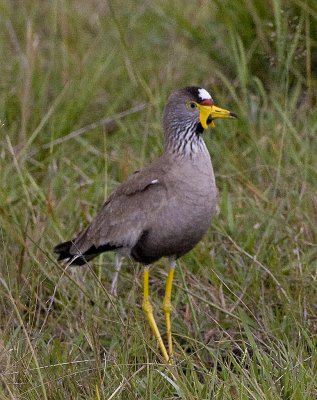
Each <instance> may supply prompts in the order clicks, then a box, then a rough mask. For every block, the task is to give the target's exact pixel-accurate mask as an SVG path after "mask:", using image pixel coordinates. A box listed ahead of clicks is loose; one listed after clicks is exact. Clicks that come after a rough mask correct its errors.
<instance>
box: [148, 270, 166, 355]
mask: <svg viewBox="0 0 317 400" xmlns="http://www.w3.org/2000/svg"><path fill="white" fill-rule="evenodd" d="M143 310H144V312H145V315H146V318H147V320H148V321H149V324H150V326H151V329H152V331H153V333H154V335H155V337H156V339H157V341H158V344H159V346H160V349H161V353H162V355H163V357H164V358H165V361H166V362H168V360H169V356H168V354H167V351H166V347H165V345H164V343H163V340H162V337H161V334H160V331H159V330H158V327H157V325H156V322H155V319H154V315H153V308H152V305H151V303H150V299H149V267H145V269H144V274H143Z"/></svg>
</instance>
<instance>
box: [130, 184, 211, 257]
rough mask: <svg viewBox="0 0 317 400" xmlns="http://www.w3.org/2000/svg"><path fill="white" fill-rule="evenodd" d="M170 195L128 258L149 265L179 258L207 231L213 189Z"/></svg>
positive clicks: (209, 221) (209, 222)
mask: <svg viewBox="0 0 317 400" xmlns="http://www.w3.org/2000/svg"><path fill="white" fill-rule="evenodd" d="M187 193H188V194H187V195H183V196H174V197H173V198H171V199H170V200H169V202H168V204H167V205H166V206H165V207H163V208H162V209H161V210H160V211H159V212H158V213H157V214H156V215H155V217H154V218H153V219H152V221H151V224H150V225H149V229H148V230H147V231H145V232H144V234H143V235H142V237H141V238H140V240H139V241H138V243H137V245H136V246H135V248H134V249H133V250H132V256H133V257H134V258H135V259H136V260H137V261H139V262H143V263H151V262H153V261H155V260H157V259H159V258H161V257H164V256H166V257H171V256H176V257H180V256H181V255H183V254H185V253H187V252H188V251H190V250H191V249H192V248H193V247H194V246H195V245H196V244H197V243H198V242H199V241H200V240H201V238H202V237H203V236H204V234H205V233H206V232H207V230H208V228H209V226H210V224H211V219H212V216H213V215H214V214H215V212H216V207H217V189H216V188H215V187H214V188H212V190H208V191H205V192H199V191H197V190H196V191H195V193H194V195H193V192H191V191H188V192H187Z"/></svg>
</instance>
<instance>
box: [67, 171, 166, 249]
mask: <svg viewBox="0 0 317 400" xmlns="http://www.w3.org/2000/svg"><path fill="white" fill-rule="evenodd" d="M166 203H167V189H166V187H165V185H164V176H162V175H160V179H158V178H157V171H156V173H155V171H149V170H147V171H145V170H143V171H140V172H138V173H135V174H134V175H132V176H131V177H130V178H129V179H128V180H127V181H126V182H125V183H123V184H122V185H120V186H119V188H118V189H117V190H116V191H115V192H114V193H112V195H111V196H110V197H109V198H108V200H107V201H106V203H105V204H104V206H103V207H102V209H101V210H100V211H99V213H98V214H97V215H96V217H95V218H94V219H93V220H92V222H91V223H90V225H89V226H88V227H87V228H86V229H85V230H84V231H83V232H82V233H81V234H79V236H78V237H77V238H76V240H75V242H74V244H73V246H72V248H71V253H74V254H76V253H78V252H80V253H82V254H84V253H85V252H86V251H87V250H88V249H89V248H91V246H95V247H96V248H98V247H101V246H105V245H110V246H114V247H128V248H132V247H133V246H134V245H135V244H136V242H137V241H138V239H139V237H140V236H141V235H142V233H143V232H144V231H145V230H146V229H148V227H149V226H150V225H151V220H152V219H153V218H155V217H156V216H157V214H158V213H159V212H160V210H161V208H162V207H163V206H164V205H165V204H166Z"/></svg>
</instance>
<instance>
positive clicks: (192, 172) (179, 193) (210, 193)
mask: <svg viewBox="0 0 317 400" xmlns="http://www.w3.org/2000/svg"><path fill="white" fill-rule="evenodd" d="M173 178H174V179H171V180H170V182H169V184H168V190H169V192H170V193H171V202H172V203H174V210H176V213H177V212H178V211H179V213H180V214H185V215H186V216H187V220H190V219H191V217H192V218H193V219H195V218H199V217H207V216H209V215H212V214H213V210H214V208H215V206H216V203H217V188H216V183H215V177H214V172H213V168H212V165H211V161H210V157H209V154H208V156H206V157H204V158H203V159H202V160H199V162H198V161H197V162H195V160H194V161H192V162H191V163H190V162H187V163H184V164H183V165H180V166H178V168H177V170H176V171H175V174H174V176H173ZM175 203H176V204H175ZM190 216H191V217H190Z"/></svg>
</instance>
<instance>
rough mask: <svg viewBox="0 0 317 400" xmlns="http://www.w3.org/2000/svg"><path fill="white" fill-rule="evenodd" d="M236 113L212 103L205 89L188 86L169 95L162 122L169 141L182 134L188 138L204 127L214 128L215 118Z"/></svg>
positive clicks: (230, 116) (226, 116) (232, 115)
mask: <svg viewBox="0 0 317 400" xmlns="http://www.w3.org/2000/svg"><path fill="white" fill-rule="evenodd" d="M236 117H237V116H236V114H235V113H233V112H231V111H228V110H225V109H223V108H220V107H217V106H215V105H214V102H213V99H212V97H211V95H210V94H209V93H208V92H207V90H206V89H203V88H200V87H197V86H189V87H186V88H184V89H180V90H178V91H176V92H174V93H172V95H171V96H170V97H169V99H168V103H167V106H166V107H165V111H164V117H163V124H164V130H165V136H166V139H167V141H168V142H169V141H170V140H171V139H172V138H173V137H174V138H175V137H176V138H178V139H180V138H181V137H182V136H183V137H184V135H185V137H186V138H187V139H188V140H189V138H190V137H193V138H194V136H193V135H192V133H194V134H201V133H202V132H203V131H204V129H207V128H209V127H211V128H214V127H215V123H214V120H215V119H216V118H236Z"/></svg>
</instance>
